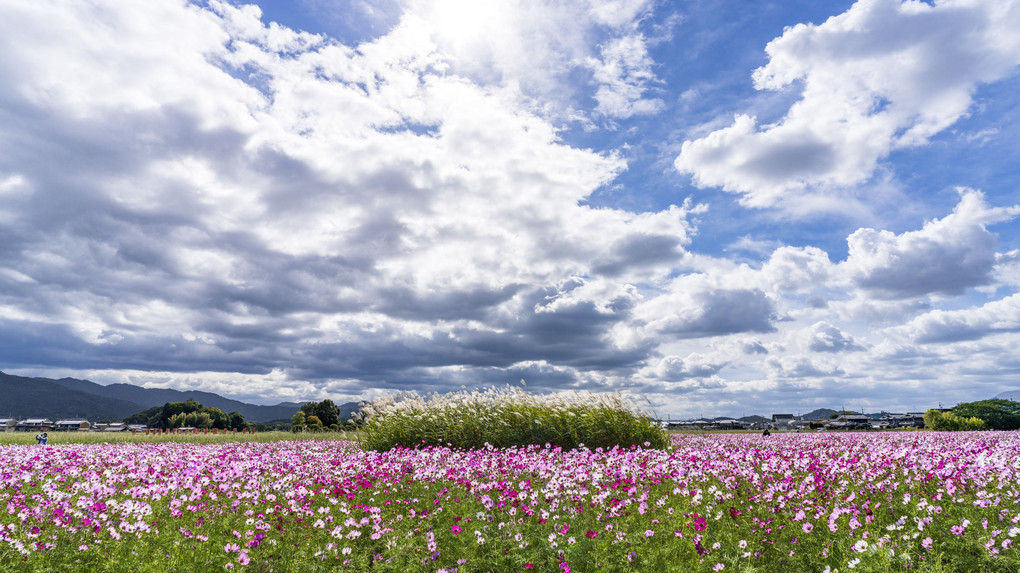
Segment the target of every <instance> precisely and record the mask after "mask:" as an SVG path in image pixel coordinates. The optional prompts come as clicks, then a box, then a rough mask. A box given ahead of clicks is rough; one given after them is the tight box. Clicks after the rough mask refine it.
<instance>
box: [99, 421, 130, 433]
mask: <svg viewBox="0 0 1020 573" xmlns="http://www.w3.org/2000/svg"><path fill="white" fill-rule="evenodd" d="M94 430H95V431H97V432H123V431H125V430H127V425H126V424H124V423H123V422H114V423H112V424H96V425H95V427H94Z"/></svg>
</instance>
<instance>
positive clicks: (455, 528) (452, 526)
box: [450, 523, 464, 535]
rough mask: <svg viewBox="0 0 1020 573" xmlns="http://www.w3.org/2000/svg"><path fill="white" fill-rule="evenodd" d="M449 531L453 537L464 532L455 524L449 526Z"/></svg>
mask: <svg viewBox="0 0 1020 573" xmlns="http://www.w3.org/2000/svg"><path fill="white" fill-rule="evenodd" d="M450 531H452V532H453V534H454V535H460V533H461V532H462V531H464V530H463V529H461V528H460V526H459V525H457V524H456V523H455V524H453V525H451V526H450Z"/></svg>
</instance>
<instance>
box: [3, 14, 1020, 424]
mask: <svg viewBox="0 0 1020 573" xmlns="http://www.w3.org/2000/svg"><path fill="white" fill-rule="evenodd" d="M0 3H2V2H0ZM483 4H485V3H477V2H470V3H465V2H462V3H461V4H460V5H462V6H463V7H465V9H466V10H467V11H464V12H458V11H449V10H448V8H449V7H450V6H454V7H456V6H458V4H457V3H449V4H444V3H443V2H440V1H438V0H421V1H412V0H408V1H407V2H401V3H399V4H393V6H397V7H398V8H399V9H400V14H399V17H394V18H393V19H392V21H391V22H390V24H388V25H387V26H385V28H386V32H385V33H384V34H382V35H380V36H378V37H374V38H371V39H369V40H366V41H364V42H362V43H359V44H351V45H345V44H343V43H340V42H339V41H337V40H335V39H331V38H329V37H326V36H317V35H311V34H304V33H299V32H295V31H293V30H290V29H287V28H286V27H284V26H280V25H277V24H272V23H268V22H266V21H265V19H264V18H263V17H262V16H261V14H260V12H259V10H258V9H257V8H255V7H252V6H239V5H235V4H232V3H225V2H218V1H210V2H208V3H202V4H194V3H187V2H183V1H181V0H150V1H147V2H140V3H139V2H135V3H123V2H115V1H113V0H109V1H105V0H100V1H96V2H90V3H75V4H73V5H68V4H66V3H64V2H57V1H55V0H53V1H50V0H39V1H36V2H30V3H25V2H18V3H13V4H12V3H4V4H3V12H4V14H3V16H4V17H3V18H0V78H3V80H4V81H2V82H0V317H2V318H0V340H3V341H4V342H5V343H4V344H3V345H0V365H2V366H3V367H4V369H10V370H15V371H19V372H21V373H30V374H34V375H58V376H76V377H85V376H93V377H96V378H97V379H99V380H100V381H110V382H113V381H117V382H124V381H126V382H132V383H138V384H141V383H145V384H150V385H155V386H163V387H169V386H176V387H181V388H199V387H202V388H204V389H210V390H213V391H219V392H223V393H229V394H233V395H236V396H242V397H245V398H246V399H253V400H254V399H258V401H260V402H273V401H274V400H304V399H308V398H313V397H337V398H340V399H355V398H358V397H371V396H373V395H376V394H378V393H380V392H385V391H388V390H398V389H408V388H417V389H427V390H437V391H444V390H452V389H457V388H459V387H460V386H461V385H471V386H474V385H484V384H502V383H505V382H508V381H509V382H514V381H516V380H518V379H521V378H524V379H525V380H527V382H528V385H529V388H530V389H532V390H534V391H538V392H541V391H546V390H551V389H559V388H590V389H603V390H605V389H609V390H616V389H622V390H624V391H630V392H649V393H651V395H652V396H657V397H658V398H656V399H661V400H663V401H665V402H672V401H673V400H674V398H673V397H670V396H671V395H676V394H680V393H682V394H683V395H684V400H685V401H688V402H689V404H691V405H690V406H689V407H690V408H695V407H699V408H700V407H704V406H705V405H706V404H715V403H718V404H726V405H732V406H733V407H737V406H739V405H740V404H746V403H747V400H746V399H745V398H746V397H747V396H752V397H753V400H754V403H755V404H758V403H761V404H766V403H768V404H774V403H776V400H775V399H774V398H770V397H769V393H771V392H775V391H778V390H781V391H786V390H790V391H794V390H797V389H805V390H811V391H820V390H821V389H822V388H823V386H824V383H825V381H829V380H831V379H834V378H839V380H840V381H841V382H843V381H846V380H850V379H855V380H857V379H865V378H867V376H869V375H870V374H869V373H871V372H875V373H880V374H881V376H883V377H887V378H889V379H894V378H895V379H898V380H922V379H923V380H938V379H939V378H938V376H939V372H940V371H938V369H937V368H934V367H933V366H932V365H933V364H941V363H944V362H948V361H950V360H951V359H952V357H951V356H950V355H948V354H946V353H947V352H949V351H948V350H945V348H946V347H948V346H954V348H955V345H936V344H929V343H928V342H932V341H936V340H943V339H944V340H950V339H954V337H955V339H960V340H963V339H969V340H970V341H971V342H972V343H975V344H977V343H979V342H980V343H987V344H990V345H993V346H994V344H992V342H994V343H995V344H998V341H1000V340H1001V339H1002V338H1003V337H1008V336H1015V334H1014V333H1012V332H1011V331H1010V328H1012V327H1010V326H1009V324H1008V321H1006V322H995V321H994V320H993V317H995V316H998V317H1000V318H1002V317H1009V316H1011V315H1010V312H1011V310H1012V309H1013V306H1010V305H1013V304H1014V302H1015V301H1014V299H1005V300H1001V301H999V303H998V306H996V305H995V304H993V303H992V302H989V303H988V304H986V306H985V307H979V308H973V309H969V311H970V312H967V313H965V312H963V311H960V310H959V309H960V308H962V306H966V304H964V303H961V302H960V301H959V300H957V299H953V298H952V297H954V296H955V295H957V294H958V293H961V292H962V293H965V294H966V295H968V296H975V297H977V296H985V297H987V299H985V300H989V301H992V300H994V299H995V298H996V297H997V296H998V297H1000V298H1001V295H999V294H998V293H999V292H1002V291H1003V290H1008V289H1009V288H1010V285H1015V284H1016V281H1015V280H1013V278H1011V277H1014V275H1015V274H1016V272H1015V270H1016V259H1017V257H1016V254H1015V252H1007V253H997V252H996V249H997V241H996V237H995V234H994V231H996V229H995V228H994V227H993V225H995V224H1001V223H1005V222H1008V221H1011V220H1013V219H1014V218H1015V217H1016V215H1017V214H1018V210H1017V209H1018V208H1017V207H1009V206H1006V207H990V206H989V205H988V204H986V202H985V200H984V199H983V197H982V196H981V194H980V193H978V192H975V191H964V192H963V193H962V196H961V200H960V204H959V205H958V206H957V208H956V209H955V210H954V211H953V213H951V214H949V215H948V216H946V217H944V218H942V219H939V220H935V221H932V222H929V223H928V224H926V225H924V226H923V228H921V225H920V224H917V225H916V226H915V227H913V228H914V229H917V230H913V231H908V232H905V233H901V232H898V233H891V232H888V231H884V230H881V229H862V230H861V231H858V232H857V233H855V234H853V235H851V237H850V238H849V245H850V255H849V256H848V258H847V260H846V261H844V262H839V263H833V262H832V261H831V258H830V253H828V252H826V251H825V250H823V249H821V248H817V247H813V246H810V245H807V244H805V242H810V241H804V240H797V241H794V242H795V243H796V246H793V245H790V244H787V242H786V241H785V240H780V239H779V238H778V237H780V236H781V235H780V234H770V232H769V230H768V229H766V228H764V227H761V226H758V227H757V228H754V229H750V230H747V231H745V230H743V229H741V232H742V233H747V237H748V238H747V239H746V240H743V241H739V242H737V243H733V242H732V240H727V239H726V238H725V237H722V239H723V241H722V242H721V243H720V245H726V244H732V245H733V248H737V249H740V250H741V251H742V256H741V257H739V258H738V259H737V260H732V259H729V258H727V257H728V255H727V254H723V255H718V256H713V255H708V254H705V251H706V249H708V248H710V247H711V246H712V245H711V244H710V243H711V242H712V241H713V240H714V239H716V238H720V237H718V236H713V235H711V234H710V235H708V236H707V237H699V236H698V229H697V228H696V224H697V223H698V221H699V220H700V221H707V220H709V218H710V217H713V216H715V214H714V213H710V212H709V211H708V208H709V207H708V204H707V203H708V201H710V200H711V195H702V196H701V197H702V198H701V199H699V201H700V202H697V203H696V202H695V201H693V200H687V201H684V202H682V203H680V204H674V205H670V206H664V207H662V208H649V209H646V210H644V211H642V212H634V211H629V210H624V209H620V208H614V206H613V205H612V204H611V202H608V203H607V202H603V203H602V204H601V206H593V204H594V203H597V202H598V201H597V197H598V194H599V193H600V192H601V191H604V190H605V189H606V188H607V186H610V185H614V184H615V183H616V180H617V178H618V177H619V176H620V174H621V173H623V172H624V171H625V170H627V169H630V168H631V167H633V166H632V165H628V163H627V160H626V159H625V155H626V154H625V153H624V152H623V151H614V150H613V149H612V148H611V147H612V145H610V144H606V145H603V146H602V148H599V146H598V145H594V147H595V149H590V148H586V147H581V146H579V145H576V141H573V143H574V144H571V142H570V137H566V136H564V128H563V126H562V125H561V124H559V122H561V121H566V120H564V119H563V117H564V116H563V115H562V113H561V112H563V111H564V110H565V109H567V108H571V107H575V108H576V107H583V110H582V112H583V113H582V114H583V115H584V114H586V115H587V116H588V117H589V118H596V119H600V118H601V119H600V120H601V121H604V122H606V123H607V124H613V123H614V122H619V123H620V125H627V123H628V122H627V120H626V118H628V117H631V118H633V116H635V115H637V114H640V113H645V112H653V111H655V109H657V107H658V105H659V104H658V103H656V101H655V99H656V97H657V94H658V93H659V92H658V90H660V89H665V87H666V85H665V84H664V83H663V82H660V81H659V79H657V77H656V75H655V73H654V72H655V71H656V70H658V69H659V68H657V67H656V65H657V64H655V62H653V61H652V60H651V55H652V53H653V52H654V50H652V49H651V48H650V46H651V45H652V42H654V41H657V40H655V39H649V38H651V37H652V36H651V35H648V36H646V35H645V34H649V30H648V29H647V24H648V23H649V22H650V21H651V20H652V18H651V17H650V16H649V14H650V12H649V11H650V10H651V9H652V8H653V7H655V5H654V4H653V3H650V2H648V1H646V0H626V1H624V0H621V1H619V2H599V3H595V4H593V3H591V2H587V1H580V0H579V1H577V2H557V3H542V2H535V3H520V4H519V5H514V7H513V9H512V10H511V9H509V8H506V7H505V6H502V5H501V6H495V5H493V6H492V7H488V5H487V4H486V5H483ZM472 10H473V12H472ZM507 10H509V12H508V11H507ZM511 13H512V14H511ZM507 14H511V16H512V17H509V16H508V17H507V18H504V16H506V15H507ZM521 15H528V16H529V18H530V17H532V16H535V17H536V18H535V20H534V22H535V24H534V26H531V27H529V25H526V24H527V23H528V22H525V20H524V19H522V18H523V17H522V18H518V16H521ZM538 16H542V17H544V19H543V18H542V17H538ZM444 18H452V19H454V20H456V19H457V18H467V19H468V20H469V21H472V22H474V23H475V24H477V25H476V26H454V25H452V24H451V23H450V22H446V23H445V24H444ZM472 19H473V20H472ZM529 22H530V20H529ZM444 26H448V27H444ZM982 49H983V48H982ZM475 53H477V54H478V58H473V57H471V54H475ZM777 53H778V52H777ZM568 76H569V78H568ZM558 87H565V91H564V93H560V91H559V90H558ZM602 88H604V89H602ZM600 90H601V91H600ZM565 92H570V93H565ZM600 94H601V95H600ZM603 96H605V97H603ZM582 103H583V104H584V105H581V104H582ZM643 123H645V122H644V121H638V122H634V121H633V120H631V122H630V124H631V125H629V126H628V127H634V126H636V125H638V124H643ZM615 128H616V126H615V125H610V126H609V127H608V129H607V130H606V131H607V132H612V130H613V129H615ZM1003 129H1004V130H1005V128H1003ZM573 135H577V133H574V134H573ZM587 135H588V134H585V137H587ZM593 141H594V140H593ZM585 145H588V143H587V142H586V143H585ZM593 199H594V200H593ZM767 224H768V225H769V226H771V225H774V224H775V221H769V222H767ZM752 236H754V237H755V238H754V239H751V237H752ZM759 237H760V238H759ZM786 239H789V237H787V238H786ZM800 239H804V236H801V237H800ZM1010 248H1013V247H1010ZM699 250H700V251H701V252H700V253H699ZM723 252H724V253H725V252H726V251H725V250H723ZM972 287H973V288H975V289H982V290H980V291H979V292H978V294H975V293H974V291H973V290H971V289H972ZM997 289H998V290H997ZM936 311H938V312H936ZM956 312H960V314H953V313H956ZM939 313H948V314H939ZM911 319H914V320H913V322H911V323H910V329H909V330H903V329H902V327H903V325H904V323H905V322H906V321H908V320H911ZM871 322H878V323H882V326H883V327H885V329H884V330H882V331H876V330H875V329H869V328H866V325H865V324H864V323H871ZM897 326H899V327H900V330H897V329H896V327H897ZM883 337H886V338H888V339H889V340H890V341H891V342H889V343H888V344H893V345H895V351H894V352H893V351H887V350H888V349H886V350H883V348H885V347H883V346H881V344H882V342H883ZM940 337H941V338H940ZM988 341H992V342H988ZM887 346H888V345H887ZM922 346H923V347H924V348H923V350H919V349H921V348H922ZM991 354H992V353H991V352H990V351H989V355H991ZM886 357H890V358H889V361H888V362H887V363H888V364H893V366H892V367H890V368H884V365H885V364H887V363H886V362H882V360H884V359H885V358H886ZM837 358H838V359H839V361H838V362H837V360H836V359H837ZM1006 363H1007V362H1005V361H1002V360H999V361H996V360H993V359H991V358H990V359H988V360H987V361H985V362H982V363H980V364H976V365H975V368H980V369H983V370H985V371H991V370H992V369H994V368H995V367H996V366H997V365H1002V364H1006ZM878 375H879V374H875V376H878ZM974 376H977V375H974ZM783 379H788V380H792V381H793V383H791V384H785V385H784V384H780V383H779V382H778V380H783ZM841 391H842V390H841ZM834 394H838V392H836V391H832V392H830V393H829V394H827V395H834ZM759 400H761V401H760V402H759ZM687 407H688V406H685V408H687ZM714 411H717V407H716V406H711V407H708V408H706V410H705V412H706V413H711V412H714ZM748 413H750V412H748Z"/></svg>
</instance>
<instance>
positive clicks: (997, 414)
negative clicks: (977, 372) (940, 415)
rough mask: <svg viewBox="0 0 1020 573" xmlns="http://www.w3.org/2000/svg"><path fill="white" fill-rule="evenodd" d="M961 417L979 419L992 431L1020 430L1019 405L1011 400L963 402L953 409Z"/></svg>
mask: <svg viewBox="0 0 1020 573" xmlns="http://www.w3.org/2000/svg"><path fill="white" fill-rule="evenodd" d="M953 413H954V414H956V415H957V416H961V417H974V418H980V419H981V420H983V421H984V422H985V424H987V425H988V427H989V428H991V429H993V430H1020V403H1017V402H1013V401H1012V400H1002V399H994V400H980V401H978V402H964V403H963V404H957V405H956V406H955V407H954V408H953Z"/></svg>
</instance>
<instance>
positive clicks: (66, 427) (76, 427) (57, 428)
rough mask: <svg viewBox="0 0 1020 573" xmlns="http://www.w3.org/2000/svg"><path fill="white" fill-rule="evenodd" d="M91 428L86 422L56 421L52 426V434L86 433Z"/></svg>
mask: <svg viewBox="0 0 1020 573" xmlns="http://www.w3.org/2000/svg"><path fill="white" fill-rule="evenodd" d="M91 427H92V424H90V423H89V422H88V420H57V421H56V422H55V423H54V424H53V431H54V432H79V431H80V432H87V431H89V429H90V428H91Z"/></svg>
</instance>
